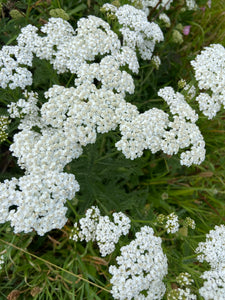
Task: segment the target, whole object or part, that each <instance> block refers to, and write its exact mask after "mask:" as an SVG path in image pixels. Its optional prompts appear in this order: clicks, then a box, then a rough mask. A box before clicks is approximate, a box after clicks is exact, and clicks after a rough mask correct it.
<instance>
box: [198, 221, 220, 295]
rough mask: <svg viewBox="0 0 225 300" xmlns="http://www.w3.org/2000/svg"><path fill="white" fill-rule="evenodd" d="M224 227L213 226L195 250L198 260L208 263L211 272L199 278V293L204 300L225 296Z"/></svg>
mask: <svg viewBox="0 0 225 300" xmlns="http://www.w3.org/2000/svg"><path fill="white" fill-rule="evenodd" d="M224 241H225V225H220V226H215V228H214V230H210V232H209V233H208V234H207V235H206V241H205V242H200V243H199V244H198V247H197V249H196V253H198V254H199V255H198V260H199V261H200V262H203V261H204V260H205V261H207V262H208V263H209V265H210V266H211V270H209V271H206V272H204V273H203V275H202V276H201V277H202V278H203V279H205V280H206V281H204V285H203V287H201V288H200V289H199V293H200V295H201V296H202V297H204V299H206V300H220V299H223V298H224V295H225V243H224Z"/></svg>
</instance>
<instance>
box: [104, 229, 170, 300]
mask: <svg viewBox="0 0 225 300" xmlns="http://www.w3.org/2000/svg"><path fill="white" fill-rule="evenodd" d="M135 236H136V239H135V240H133V241H132V242H131V243H130V244H128V245H127V246H124V247H122V248H121V249H120V251H121V256H118V257H117V258H116V261H117V264H118V267H117V266H115V265H111V266H110V267H109V272H110V273H111V274H112V278H111V280H110V282H111V284H112V291H111V292H112V295H113V297H114V299H120V300H125V299H127V300H131V299H136V300H139V299H152V300H154V299H155V300H156V299H157V300H159V299H162V297H163V295H164V293H165V290H166V289H165V285H164V283H163V282H162V280H163V277H164V276H165V275H166V274H167V258H166V256H165V254H164V253H163V251H162V248H161V239H160V238H159V237H156V236H154V232H153V229H152V228H151V227H148V226H144V227H142V228H141V231H140V232H137V233H136V235H135ZM142 291H145V292H146V296H145V295H144V294H143V293H142Z"/></svg>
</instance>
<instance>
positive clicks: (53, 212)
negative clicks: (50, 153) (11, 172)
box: [0, 171, 79, 235]
mask: <svg viewBox="0 0 225 300" xmlns="http://www.w3.org/2000/svg"><path fill="white" fill-rule="evenodd" d="M0 190H1V194H0V202H1V206H0V223H4V222H7V221H10V222H11V225H12V226H13V227H14V232H15V233H18V232H22V231H24V232H25V233H27V232H30V231H31V230H32V229H35V230H36V231H37V233H38V234H39V235H43V234H44V233H46V232H47V231H50V230H51V229H53V228H61V227H62V226H64V224H65V223H66V221H67V219H66V217H65V213H66V210H67V208H66V207H65V206H64V204H65V202H66V199H68V200H71V199H72V198H73V196H74V193H75V192H76V191H77V190H79V185H78V183H77V182H76V180H75V178H74V175H72V174H66V173H59V172H51V171H48V172H47V173H45V174H41V173H37V174H29V175H25V176H23V177H20V178H19V179H16V178H12V179H11V180H10V181H8V180H5V182H4V183H1V184H0Z"/></svg>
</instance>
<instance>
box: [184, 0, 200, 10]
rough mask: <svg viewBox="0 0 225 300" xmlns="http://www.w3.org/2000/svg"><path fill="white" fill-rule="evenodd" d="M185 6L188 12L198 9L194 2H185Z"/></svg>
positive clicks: (190, 0)
mask: <svg viewBox="0 0 225 300" xmlns="http://www.w3.org/2000/svg"><path fill="white" fill-rule="evenodd" d="M186 6H187V8H188V9H190V10H195V9H196V8H197V7H198V6H197V4H196V2H195V0H186Z"/></svg>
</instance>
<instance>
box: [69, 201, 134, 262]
mask: <svg viewBox="0 0 225 300" xmlns="http://www.w3.org/2000/svg"><path fill="white" fill-rule="evenodd" d="M129 229H130V219H129V218H128V217H127V216H126V215H125V214H123V213H122V212H119V213H113V222H112V221H110V219H109V217H108V216H101V214H100V211H99V209H98V207H96V206H92V207H91V208H89V209H88V210H87V212H86V215H85V217H84V218H82V219H80V220H79V224H78V223H75V224H74V233H73V235H72V237H71V238H72V239H73V240H74V241H78V240H81V241H83V240H85V241H86V242H89V241H96V242H97V245H98V247H99V250H100V253H101V256H106V255H108V254H110V253H112V252H113V251H114V250H115V244H117V243H118V241H119V238H120V236H121V235H127V234H128V232H129Z"/></svg>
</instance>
